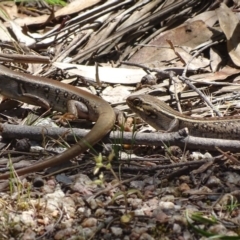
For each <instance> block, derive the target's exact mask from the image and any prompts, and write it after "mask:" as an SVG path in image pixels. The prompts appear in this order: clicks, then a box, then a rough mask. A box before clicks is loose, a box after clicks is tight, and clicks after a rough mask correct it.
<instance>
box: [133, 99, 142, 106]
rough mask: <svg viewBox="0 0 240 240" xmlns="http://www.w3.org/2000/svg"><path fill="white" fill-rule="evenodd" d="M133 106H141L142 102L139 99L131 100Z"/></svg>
mask: <svg viewBox="0 0 240 240" xmlns="http://www.w3.org/2000/svg"><path fill="white" fill-rule="evenodd" d="M133 104H134V105H136V106H141V105H142V101H141V100H140V99H139V98H135V99H134V100H133Z"/></svg>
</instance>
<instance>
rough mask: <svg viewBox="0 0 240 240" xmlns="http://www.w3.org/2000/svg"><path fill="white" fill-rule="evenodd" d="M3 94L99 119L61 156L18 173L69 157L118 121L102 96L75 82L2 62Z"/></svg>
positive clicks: (68, 158) (80, 151) (98, 139)
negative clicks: (77, 86)
mask: <svg viewBox="0 0 240 240" xmlns="http://www.w3.org/2000/svg"><path fill="white" fill-rule="evenodd" d="M0 94H2V95H3V96H6V97H8V98H12V99H16V100H19V101H22V102H25V103H29V104H33V105H38V106H41V107H44V108H46V109H49V108H51V109H54V110H57V111H60V112H63V113H64V112H70V113H71V114H74V115H75V116H79V115H80V116H81V117H88V119H89V120H91V121H94V122H96V123H95V125H94V127H93V128H92V130H91V131H90V132H89V133H88V134H87V135H86V136H85V137H84V138H83V139H81V140H80V141H78V142H77V143H76V144H75V145H74V146H72V147H71V148H69V149H68V150H66V151H65V152H63V153H61V154H59V155H57V156H54V157H50V158H47V159H45V160H43V161H40V162H37V163H34V164H33V165H31V166H29V167H26V168H23V169H20V170H17V171H16V172H17V174H18V175H23V174H27V173H32V172H36V171H40V170H43V169H44V168H47V167H51V166H55V165H57V164H61V163H63V162H66V161H69V160H70V159H72V158H74V157H76V156H78V155H79V154H80V153H82V152H84V151H86V150H87V149H88V148H89V146H92V145H94V144H95V143H97V142H98V141H100V140H101V139H102V138H103V137H104V136H105V135H106V134H107V133H108V132H109V131H110V130H111V129H112V127H113V125H114V123H115V113H114V111H113V109H112V108H111V106H110V105H109V104H108V103H107V102H105V101H104V100H102V99H101V98H99V97H97V96H95V95H92V94H91V93H88V92H85V91H83V90H80V89H78V88H76V87H73V86H71V85H67V84H64V83H61V82H58V81H54V80H51V79H48V78H43V77H38V76H32V75H30V74H25V73H20V72H15V71H12V70H10V69H8V68H6V67H4V66H1V65H0ZM8 177H9V173H4V174H1V175H0V179H6V178H8Z"/></svg>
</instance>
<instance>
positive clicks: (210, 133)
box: [127, 95, 240, 140]
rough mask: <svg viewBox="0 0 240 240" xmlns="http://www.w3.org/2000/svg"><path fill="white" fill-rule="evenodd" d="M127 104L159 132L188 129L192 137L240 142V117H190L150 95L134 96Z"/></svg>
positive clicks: (129, 98) (128, 99)
mask: <svg viewBox="0 0 240 240" xmlns="http://www.w3.org/2000/svg"><path fill="white" fill-rule="evenodd" d="M127 104H128V106H129V107H130V108H131V109H132V110H133V112H135V113H137V114H138V115H139V116H140V117H141V118H142V119H143V120H144V121H146V122H147V123H148V124H150V125H151V126H153V127H154V128H156V129H158V130H160V129H162V130H165V131H167V132H170V131H175V130H178V129H182V128H185V127H187V128H188V130H189V133H190V135H192V136H197V137H207V138H222V139H223V138H224V139H236V140H240V116H233V117H231V116H226V117H213V118H211V117H208V118H200V117H199V118H196V117H190V116H186V115H183V114H181V113H179V112H177V111H175V110H173V109H172V108H171V107H169V106H168V105H167V104H166V103H164V102H163V101H160V100H158V99H157V98H156V97H153V96H150V95H132V96H130V97H128V98H127Z"/></svg>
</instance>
